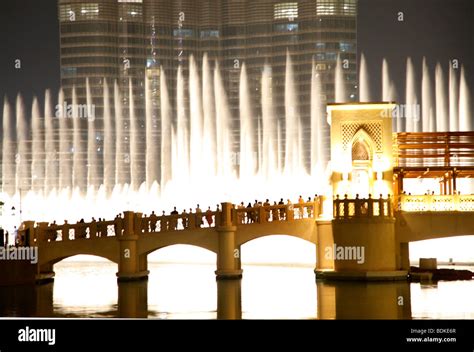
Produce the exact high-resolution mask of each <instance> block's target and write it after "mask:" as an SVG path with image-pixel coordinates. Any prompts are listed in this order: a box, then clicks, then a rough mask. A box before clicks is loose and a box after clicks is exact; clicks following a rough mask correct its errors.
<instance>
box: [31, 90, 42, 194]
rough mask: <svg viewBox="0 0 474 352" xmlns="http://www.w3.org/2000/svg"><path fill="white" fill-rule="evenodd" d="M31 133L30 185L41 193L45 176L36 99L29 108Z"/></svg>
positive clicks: (38, 109)
mask: <svg viewBox="0 0 474 352" xmlns="http://www.w3.org/2000/svg"><path fill="white" fill-rule="evenodd" d="M31 127H32V128H31V132H32V150H31V154H32V156H31V185H32V188H31V189H32V190H33V191H34V192H36V193H40V192H42V191H43V187H44V176H45V159H44V146H45V144H44V120H43V119H42V118H41V112H40V107H39V103H38V99H37V98H36V97H34V98H33V105H32V108H31Z"/></svg>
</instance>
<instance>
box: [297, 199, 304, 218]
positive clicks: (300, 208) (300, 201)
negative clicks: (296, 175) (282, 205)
mask: <svg viewBox="0 0 474 352" xmlns="http://www.w3.org/2000/svg"><path fill="white" fill-rule="evenodd" d="M303 204H304V199H303V196H300V197H299V198H298V214H299V218H300V219H303V215H304V207H303Z"/></svg>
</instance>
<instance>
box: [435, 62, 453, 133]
mask: <svg viewBox="0 0 474 352" xmlns="http://www.w3.org/2000/svg"><path fill="white" fill-rule="evenodd" d="M435 76H436V77H435V84H436V132H448V131H449V127H450V126H449V113H448V97H447V95H446V80H445V78H444V72H443V68H442V67H441V65H440V64H439V63H438V64H437V65H436V73H435Z"/></svg>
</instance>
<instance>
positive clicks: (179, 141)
mask: <svg viewBox="0 0 474 352" xmlns="http://www.w3.org/2000/svg"><path fill="white" fill-rule="evenodd" d="M176 90H177V93H176V104H177V107H176V113H177V126H176V131H175V133H176V138H175V149H176V153H175V158H174V159H173V179H174V180H180V181H181V182H187V181H189V167H190V164H189V155H190V154H189V143H188V138H189V132H188V119H187V116H186V108H185V102H186V98H185V84H184V76H183V68H182V66H179V68H178V80H177V84H176Z"/></svg>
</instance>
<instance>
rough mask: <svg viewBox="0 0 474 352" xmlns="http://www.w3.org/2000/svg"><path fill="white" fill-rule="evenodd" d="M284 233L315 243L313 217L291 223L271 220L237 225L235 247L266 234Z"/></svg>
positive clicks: (266, 235) (315, 231)
mask: <svg viewBox="0 0 474 352" xmlns="http://www.w3.org/2000/svg"><path fill="white" fill-rule="evenodd" d="M275 235H277V236H278V235H284V236H290V237H295V238H299V239H303V240H305V241H308V242H310V243H313V244H314V245H316V242H317V229H316V221H315V220H314V219H305V220H299V221H295V222H291V223H287V222H273V223H267V224H262V225H259V226H245V225H244V226H239V227H238V228H237V233H236V241H235V242H236V243H235V244H236V247H238V248H240V246H242V245H244V244H246V243H248V242H250V241H253V240H256V239H259V238H263V237H268V236H275Z"/></svg>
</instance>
